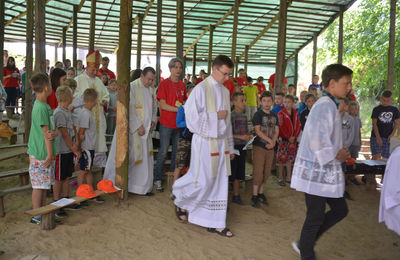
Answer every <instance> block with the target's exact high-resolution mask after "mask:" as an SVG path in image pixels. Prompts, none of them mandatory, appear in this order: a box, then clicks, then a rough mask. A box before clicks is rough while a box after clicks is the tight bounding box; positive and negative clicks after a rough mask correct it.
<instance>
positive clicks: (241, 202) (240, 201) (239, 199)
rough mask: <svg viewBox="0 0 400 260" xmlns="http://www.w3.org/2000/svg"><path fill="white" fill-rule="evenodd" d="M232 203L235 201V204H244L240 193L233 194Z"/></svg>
mask: <svg viewBox="0 0 400 260" xmlns="http://www.w3.org/2000/svg"><path fill="white" fill-rule="evenodd" d="M232 203H236V204H239V205H243V204H244V203H243V201H242V199H241V198H240V195H236V196H235V195H233V197H232Z"/></svg>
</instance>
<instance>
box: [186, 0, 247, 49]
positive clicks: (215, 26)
mask: <svg viewBox="0 0 400 260" xmlns="http://www.w3.org/2000/svg"><path fill="white" fill-rule="evenodd" d="M243 2H244V0H240V1H239V4H238V5H240V4H241V3H243ZM234 9H235V5H233V6H232V8H231V9H229V10H228V12H226V13H225V15H224V16H223V17H221V19H219V21H218V22H217V23H216V24H215V25H214V29H216V28H217V27H218V26H219V25H221V24H222V23H223V22H224V20H225V19H226V18H227V17H228V16H229V15H230V14H231V13H232V12H233V10H234ZM210 26H211V25H208V26H207V28H206V29H204V31H203V32H202V33H201V34H200V35H199V36H198V37H197V38H196V40H195V41H194V42H193V43H192V44H191V45H190V46H189V48H187V49H186V51H185V53H184V54H183V56H186V54H188V52H189V51H190V50H191V49H192V48H193V46H194V45H195V44H196V43H197V42H198V41H199V40H200V39H201V38H202V37H203V36H204V35H205V34H206V33H207V32H208V31H209V30H210V28H211V27H210Z"/></svg>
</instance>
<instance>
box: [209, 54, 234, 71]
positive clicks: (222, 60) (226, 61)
mask: <svg viewBox="0 0 400 260" xmlns="http://www.w3.org/2000/svg"><path fill="white" fill-rule="evenodd" d="M222 65H225V66H227V67H228V68H230V69H232V68H233V62H232V60H231V58H229V57H228V56H226V55H218V56H217V57H215V59H214V61H213V64H212V66H213V67H221V66H222Z"/></svg>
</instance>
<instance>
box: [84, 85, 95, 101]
mask: <svg viewBox="0 0 400 260" xmlns="http://www.w3.org/2000/svg"><path fill="white" fill-rule="evenodd" d="M97 97H98V93H97V91H96V90H95V89H94V88H87V89H86V90H85V91H84V92H83V101H85V103H86V102H93V101H95V100H96V98H97Z"/></svg>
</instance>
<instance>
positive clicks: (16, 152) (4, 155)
mask: <svg viewBox="0 0 400 260" xmlns="http://www.w3.org/2000/svg"><path fill="white" fill-rule="evenodd" d="M27 151H28V147H18V148H16V149H10V150H8V151H4V152H3V151H2V152H1V153H0V161H3V160H7V159H11V158H14V157H17V156H20V155H27V153H26V152H27Z"/></svg>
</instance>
